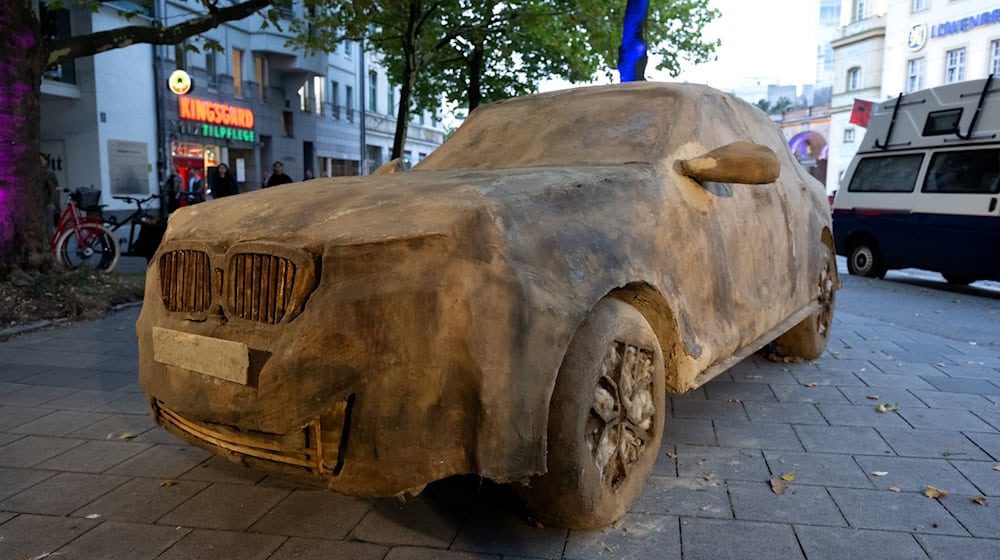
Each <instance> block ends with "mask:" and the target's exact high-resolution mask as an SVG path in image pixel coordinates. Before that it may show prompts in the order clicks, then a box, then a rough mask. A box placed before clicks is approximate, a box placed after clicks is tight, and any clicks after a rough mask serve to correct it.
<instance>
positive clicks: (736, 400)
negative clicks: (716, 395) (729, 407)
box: [729, 399, 743, 404]
mask: <svg viewBox="0 0 1000 560" xmlns="http://www.w3.org/2000/svg"><path fill="white" fill-rule="evenodd" d="M729 402H731V403H733V404H740V403H741V402H743V401H741V400H740V399H729Z"/></svg>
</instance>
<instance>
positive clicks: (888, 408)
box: [875, 403, 899, 414]
mask: <svg viewBox="0 0 1000 560" xmlns="http://www.w3.org/2000/svg"><path fill="white" fill-rule="evenodd" d="M898 410H899V407H898V406H896V405H894V404H889V403H882V404H880V405H878V406H876V407H875V412H878V413H879V414H881V413H883V412H896V411H898Z"/></svg>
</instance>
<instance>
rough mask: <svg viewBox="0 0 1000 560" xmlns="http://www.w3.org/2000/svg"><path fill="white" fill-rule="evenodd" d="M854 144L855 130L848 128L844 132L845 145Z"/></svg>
mask: <svg viewBox="0 0 1000 560" xmlns="http://www.w3.org/2000/svg"><path fill="white" fill-rule="evenodd" d="M852 143H854V129H853V128H848V129H845V130H844V144H852Z"/></svg>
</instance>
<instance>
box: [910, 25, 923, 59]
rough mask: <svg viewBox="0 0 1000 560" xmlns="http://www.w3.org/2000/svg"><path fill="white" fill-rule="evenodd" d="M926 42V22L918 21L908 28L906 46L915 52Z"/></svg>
mask: <svg viewBox="0 0 1000 560" xmlns="http://www.w3.org/2000/svg"><path fill="white" fill-rule="evenodd" d="M926 44H927V24H926V23H918V24H916V25H914V26H913V27H911V28H910V32H909V34H907V36H906V46H908V47H910V50H911V51H913V52H917V51H919V50H920V49H922V48H924V45H926Z"/></svg>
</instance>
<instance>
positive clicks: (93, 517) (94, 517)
mask: <svg viewBox="0 0 1000 560" xmlns="http://www.w3.org/2000/svg"><path fill="white" fill-rule="evenodd" d="M100 516H101V514H99V513H91V514H89V515H87V519H97V518H98V517H100Z"/></svg>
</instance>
